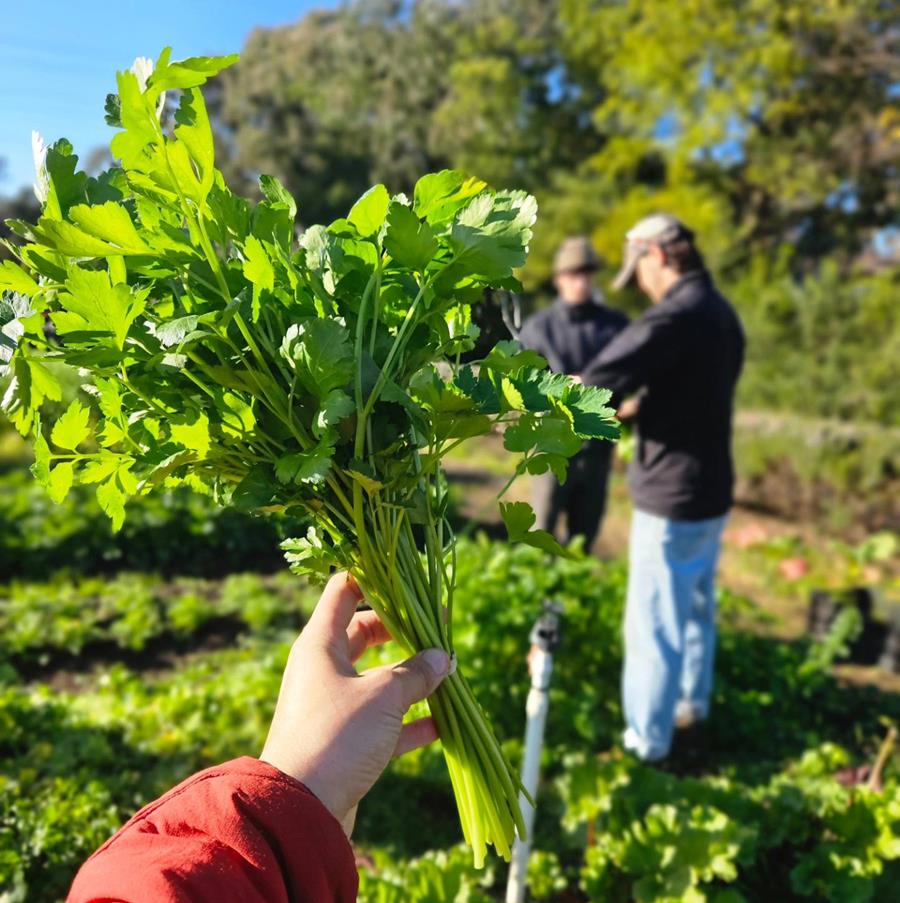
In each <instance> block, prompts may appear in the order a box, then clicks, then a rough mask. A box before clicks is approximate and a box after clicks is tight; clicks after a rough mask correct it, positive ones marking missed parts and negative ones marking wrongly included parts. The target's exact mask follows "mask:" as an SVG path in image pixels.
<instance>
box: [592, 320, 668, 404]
mask: <svg viewBox="0 0 900 903" xmlns="http://www.w3.org/2000/svg"><path fill="white" fill-rule="evenodd" d="M683 323H684V318H683V317H678V316H677V315H673V314H670V313H667V312H661V311H659V310H652V311H650V312H649V313H648V314H645V315H644V316H643V317H641V318H640V319H639V320H636V321H635V322H634V323H632V324H631V325H630V326H627V327H626V328H625V329H623V330H622V332H620V333H619V334H618V335H617V336H616V337H615V338H614V339H613V340H612V341H611V342H610V343H609V344H608V345H607V346H606V347H605V348H604V349H603V351H601V352H600V354H598V355H597V356H596V357H595V358H593V360H591V361H590V362H589V363H588V364H587V366H586V367H585V368H584V369H583V370H582V372H581V374H580V376H581V381H582V382H583V383H584V384H585V385H588V386H603V387H605V388H607V389H611V390H612V393H613V399H614V400H615V401H616V402H618V401H619V400H621V399H623V398H626V397H627V396H629V395H631V394H633V393H634V392H636V391H637V390H638V389H640V388H642V387H643V386H645V385H646V384H647V382H648V381H649V379H650V378H651V377H652V376H653V375H654V374H655V373H658V372H660V371H661V370H665V369H666V368H667V367H670V366H671V365H672V364H673V363H674V362H675V361H676V360H677V359H678V357H679V355H681V354H683V353H684V342H683V337H682V327H683Z"/></svg>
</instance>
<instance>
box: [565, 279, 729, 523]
mask: <svg viewBox="0 0 900 903" xmlns="http://www.w3.org/2000/svg"><path fill="white" fill-rule="evenodd" d="M743 360H744V332H743V329H742V328H741V323H740V320H739V319H738V316H737V314H736V313H735V311H734V309H733V308H732V306H731V305H730V304H729V303H728V301H726V300H725V298H724V297H722V295H721V294H719V292H718V291H717V290H716V287H715V286H714V285H713V282H712V280H711V278H710V276H709V274H708V273H707V272H706V271H703V270H697V271H692V272H689V273H686V274H685V275H684V276H682V277H681V278H680V279H679V280H678V282H676V283H675V285H673V286H672V287H671V288H670V289H669V291H668V292H666V294H665V295H664V297H663V298H662V299H661V301H660V302H659V303H658V304H654V305H653V306H652V307H651V308H650V309H649V310H647V311H646V312H645V313H644V314H643V316H641V317H640V318H639V319H638V320H636V321H635V322H634V323H632V324H631V325H630V326H629V327H628V328H627V329H625V330H624V331H623V332H621V333H619V335H618V336H617V337H616V338H615V339H614V340H613V341H612V342H611V343H610V344H609V345H607V346H606V348H604V349H603V351H601V352H600V354H599V355H598V356H597V357H596V358H594V360H592V361H591V362H589V363H588V364H587V365H586V366H585V367H584V369H583V370H582V379H583V380H584V382H585V383H586V384H587V385H593V386H605V387H606V388H608V389H612V391H613V394H614V398H617V399H621V398H623V397H625V396H628V395H631V394H632V393H634V392H636V391H637V390H639V389H643V390H644V393H643V395H642V398H641V406H640V410H639V413H638V417H637V448H636V451H635V456H634V460H633V461H632V463H631V466H630V468H629V483H630V486H631V494H632V498H633V499H634V504H635V507H636V508H638V509H640V510H642V511H646V512H648V513H650V514H657V515H659V516H661V517H666V518H670V519H672V520H688V521H690V520H705V519H707V518H712V517H719V516H721V515H723V514H725V513H726V512H727V511H728V509H729V508H730V507H731V503H732V498H733V485H734V468H733V465H732V459H731V422H732V413H733V408H734V392H735V386H736V385H737V381H738V376H739V375H740V372H741V367H742V365H743Z"/></svg>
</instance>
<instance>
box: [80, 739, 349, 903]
mask: <svg viewBox="0 0 900 903" xmlns="http://www.w3.org/2000/svg"><path fill="white" fill-rule="evenodd" d="M358 883H359V879H358V876H357V873H356V866H355V862H354V856H353V851H352V849H351V847H350V844H349V842H348V841H347V838H346V836H345V834H344V832H343V829H342V828H341V826H340V824H339V823H338V821H337V819H335V818H334V816H332V815H331V813H330V812H328V810H327V809H326V808H325V807H324V806H323V805H322V803H320V802H319V800H318V799H317V798H316V797H315V796H314V795H313V794H312V793H311V792H310V791H309V790H307V789H306V787H304V786H303V785H302V784H300V783H298V782H297V781H295V780H293V778H290V777H288V776H287V775H285V774H283V773H282V772H280V771H278V769H277V768H273V767H272V766H271V765H267V764H266V763H264V762H260V761H259V760H258V759H252V758H249V757H245V758H241V759H235V760H233V761H231V762H226V763H225V764H224V765H217V766H216V767H215V768H208V769H207V770H206V771H201V772H199V773H198V774H195V775H193V776H192V777H190V778H188V779H187V780H186V781H184V782H183V783H181V784H179V785H178V786H177V787H175V788H173V789H172V790H170V791H169V792H168V793H166V794H165V795H164V796H162V797H160V798H159V799H158V800H156V801H155V802H153V803H150V805H149V806H146V807H145V808H143V809H142V810H141V811H140V812H138V813H137V815H135V816H134V817H133V818H132V819H131V820H130V821H129V822H128V823H127V824H126V825H125V826H124V827H122V828H121V829H120V830H119V831H118V832H117V833H116V834H115V835H113V837H112V838H110V839H109V840H108V841H107V842H106V843H105V844H103V846H102V847H100V849H99V850H97V852H95V853H94V854H93V855H92V856H91V858H90V859H88V860H87V862H85V863H84V865H83V866H82V867H81V870H80V871H79V872H78V874H77V875H76V877H75V882H74V883H73V885H72V889H71V891H70V892H69V897H68V903H112V901H125V903H144V901H147V903H150V901H153V903H164V901H176V900H177V901H192V903H193V901H199V903H232V901H234V903H238V901H240V903H257V901H258V903H352V901H355V900H356V892H357V889H358Z"/></svg>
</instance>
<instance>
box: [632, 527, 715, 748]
mask: <svg viewBox="0 0 900 903" xmlns="http://www.w3.org/2000/svg"><path fill="white" fill-rule="evenodd" d="M725 520H726V518H725V517H724V516H723V517H716V518H712V519H710V520H701V521H675V520H669V519H667V518H664V517H657V516H656V515H654V514H647V513H646V512H645V511H637V510H635V512H634V517H633V519H632V522H631V541H630V547H629V555H628V557H629V564H628V597H627V601H626V606H625V667H624V671H623V674H622V707H623V710H624V713H625V736H624V743H625V748H626V749H630V750H631V751H632V752H634V753H635V755H637V756H638V757H639V758H641V759H644V760H645V761H654V760H656V759H661V758H663V757H664V756H666V755H667V754H668V752H669V747H670V746H671V744H672V732H673V730H674V726H675V716H676V712H677V713H678V714H682V713H683V714H684V715H686V716H689V717H693V718H695V719H696V718H705V717H706V716H707V715H708V714H709V704H710V696H711V694H712V683H713V659H714V657H715V646H716V592H715V574H716V563H717V561H718V558H719V548H720V546H721V540H722V530H723V528H724V526H725Z"/></svg>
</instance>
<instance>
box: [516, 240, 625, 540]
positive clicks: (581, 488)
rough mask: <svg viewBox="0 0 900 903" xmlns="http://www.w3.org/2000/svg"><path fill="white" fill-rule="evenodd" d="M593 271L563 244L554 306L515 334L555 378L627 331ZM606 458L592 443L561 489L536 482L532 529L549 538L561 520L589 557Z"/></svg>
mask: <svg viewBox="0 0 900 903" xmlns="http://www.w3.org/2000/svg"><path fill="white" fill-rule="evenodd" d="M599 266H600V261H599V259H598V257H597V254H596V252H595V251H594V248H593V247H592V245H591V243H590V241H589V240H588V239H587V238H585V237H583V236H573V237H571V238H567V239H566V240H565V241H563V242H562V244H561V245H560V246H559V249H558V250H557V252H556V256H555V257H554V261H553V282H554V285H555V287H556V291H557V298H556V301H555V302H554V303H553V304H552V305H550V307H547V308H545V309H544V310H542V311H539V312H538V313H536V314H534V315H533V316H531V317H529V318H528V319H527V320H526V321H525V324H524V326H523V327H522V331H521V333H520V334H519V341H520V342H521V343H522V344H523V345H524V346H525V347H526V348H531V349H534V350H535V351H537V352H538V353H539V354H541V355H542V356H543V357H544V358H546V360H547V362H548V363H549V365H550V369H551V370H553V371H554V372H556V373H566V374H579V373H581V371H582V369H583V368H584V366H585V364H587V363H588V361H590V360H591V359H593V358H594V357H595V356H596V355H597V354H599V353H600V352H601V351H602V350H603V349H604V348H605V347H606V346H607V345H608V344H609V342H611V341H612V339H613V338H615V336H616V335H618V334H619V333H620V332H621V331H622V330H623V329H624V328H625V327H626V326H627V325H628V318H627V317H626V316H625V315H624V314H623V313H620V312H619V311H616V310H613V309H612V308H610V307H607V306H606V304H604V302H603V296H602V294H601V292H600V290H599V289H598V288H597V287H596V285H595V279H596V272H597V270H598V268H599ZM611 456H612V446H611V444H610V443H609V442H606V441H601V440H593V441H590V442H586V443H585V447H584V448H583V449H582V450H581V451H580V452H579V453H578V454H577V455H576V456H575V457H574V458H572V459H571V460H570V461H569V467H568V474H567V478H566V481H565V483H560V482H559V480H558V479H557V478H556V477H555V476H554V475H553V474H552V473H550V472H548V473H545V474H541V475H539V476H536V477H535V478H534V481H533V484H532V485H533V492H532V502H533V506H534V510H535V514H536V515H537V526H538V527H539V528H540V529H542V530H548V531H550V532H553V530H554V528H555V526H556V523H557V521H558V520H559V518H560V515H562V514H565V517H566V528H567V531H568V538H569V539H572V538H573V537H576V536H580V537H581V538H582V539H583V541H584V547H585V549H587V550H588V551H589V550H590V548H591V546H592V545H593V543H594V540H595V538H596V536H597V533H598V531H599V529H600V523H601V521H602V519H603V512H604V510H605V508H606V493H607V483H608V480H609V469H610V463H611V460H612V458H611Z"/></svg>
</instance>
